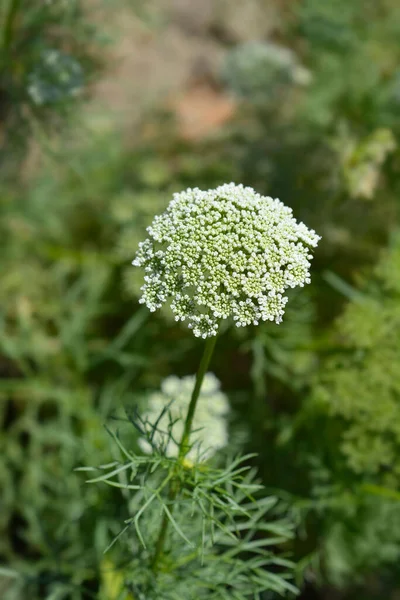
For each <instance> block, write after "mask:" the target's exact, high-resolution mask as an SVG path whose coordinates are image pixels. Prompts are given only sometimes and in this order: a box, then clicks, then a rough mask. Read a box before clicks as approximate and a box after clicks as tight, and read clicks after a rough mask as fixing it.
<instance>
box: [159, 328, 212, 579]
mask: <svg viewBox="0 0 400 600" xmlns="http://www.w3.org/2000/svg"><path fill="white" fill-rule="evenodd" d="M216 341H217V336H212V337H209V338H207V341H206V343H205V347H204V352H203V356H202V358H201V361H200V365H199V368H198V371H197V374H196V381H195V384H194V388H193V392H192V397H191V399H190V403H189V408H188V411H187V414H186V419H185V426H184V429H183V434H182V438H181V441H180V444H179V453H178V460H177V467H178V469H179V468H180V467H182V465H183V463H184V460H185V456H186V454H187V453H188V452H189V450H190V433H191V430H192V425H193V418H194V414H195V412H196V406H197V401H198V399H199V395H200V390H201V386H202V383H203V379H204V375H205V374H206V372H207V369H208V365H209V364H210V360H211V357H212V354H213V352H214V348H215V343H216ZM179 487H180V486H179V479H178V478H177V477H174V478H173V480H172V481H171V485H170V488H169V492H168V503H169V504H170V512H171V513H172V510H173V508H174V505H173V502H174V500H175V499H176V497H177V495H178V493H179ZM168 525H169V517H168V515H167V513H166V512H164V515H163V519H162V522H161V527H160V533H159V535H158V539H157V543H156V548H155V552H154V556H153V560H152V562H151V568H152V570H153V571H154V572H155V571H156V570H157V568H158V565H159V562H160V558H161V556H162V553H163V549H164V544H165V540H166V537H167V532H168Z"/></svg>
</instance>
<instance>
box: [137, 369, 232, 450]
mask: <svg viewBox="0 0 400 600" xmlns="http://www.w3.org/2000/svg"><path fill="white" fill-rule="evenodd" d="M194 383H195V376H194V375H189V376H187V377H183V378H182V379H179V377H176V376H175V375H171V376H170V377H167V378H166V379H165V380H164V381H163V383H162V385H161V390H160V391H159V392H155V393H153V394H151V395H150V397H149V400H148V405H147V410H146V411H145V413H144V414H143V415H142V418H143V420H144V421H147V422H148V423H150V424H151V425H150V431H151V427H154V435H153V442H154V443H155V444H156V445H159V446H165V451H166V454H167V456H178V453H179V443H180V441H181V437H182V434H183V429H184V422H185V418H186V413H187V408H188V405H189V402H190V397H191V394H192V390H193V387H194ZM228 412H229V404H228V399H227V397H226V396H225V394H224V393H223V392H221V390H220V383H219V381H218V379H217V378H216V377H215V375H214V374H213V373H206V374H205V376H204V379H203V385H202V387H201V391H200V395H199V402H198V404H197V407H196V412H195V416H194V420H193V425H192V432H191V435H190V446H191V448H190V450H189V452H188V453H187V455H186V457H185V458H186V460H189V461H190V462H197V461H199V460H201V461H203V460H206V459H208V458H210V456H212V455H213V454H214V453H215V452H216V451H217V450H218V449H219V448H223V447H224V446H226V445H227V443H228V429H227V422H226V416H227V414H228ZM160 415H161V417H160ZM139 444H140V447H141V449H142V450H143V452H146V453H148V454H150V453H151V452H152V448H151V445H150V444H149V442H148V441H147V440H146V439H145V438H140V439H139Z"/></svg>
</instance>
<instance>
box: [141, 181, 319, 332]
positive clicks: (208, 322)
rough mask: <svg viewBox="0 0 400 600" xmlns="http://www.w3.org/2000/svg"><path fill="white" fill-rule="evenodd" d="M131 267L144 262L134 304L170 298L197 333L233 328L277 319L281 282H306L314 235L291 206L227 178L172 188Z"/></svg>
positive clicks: (177, 316)
mask: <svg viewBox="0 0 400 600" xmlns="http://www.w3.org/2000/svg"><path fill="white" fill-rule="evenodd" d="M147 231H148V233H149V237H148V238H147V239H146V240H145V241H144V242H141V243H140V244H139V249H138V251H137V254H136V258H135V260H134V261H133V263H132V264H133V265H135V266H139V267H144V271H145V277H144V285H143V286H142V288H141V289H142V297H141V299H140V302H141V303H144V304H146V305H147V307H148V308H149V310H150V311H155V310H157V309H159V308H160V307H161V306H162V305H164V304H165V303H167V302H169V303H170V307H171V309H172V312H173V313H174V315H175V319H176V320H177V321H185V320H186V321H187V322H188V327H189V328H190V329H192V330H193V333H194V335H195V336H197V337H203V338H207V337H210V336H215V335H216V334H217V332H218V327H219V322H220V320H221V319H227V318H229V317H232V318H233V320H234V321H235V323H236V325H237V326H238V327H244V326H246V325H250V324H252V323H253V324H255V325H257V324H258V323H259V322H260V321H275V322H276V323H280V322H281V321H282V316H283V314H284V309H285V304H286V302H287V297H286V296H285V295H284V294H285V291H286V290H287V289H288V288H294V287H296V286H304V284H306V283H310V273H309V268H310V260H311V259H312V254H311V251H310V249H311V248H314V247H316V246H317V244H318V241H319V239H320V237H319V236H318V235H317V234H316V233H315V231H314V230H312V229H308V228H307V227H306V225H304V223H301V222H300V223H299V222H297V221H296V220H295V219H294V218H293V215H292V209H291V208H288V207H287V206H285V205H284V204H283V203H282V202H280V200H278V199H273V198H270V197H265V196H261V195H260V194H257V193H256V192H255V191H254V190H253V189H252V188H250V187H244V186H243V185H235V184H234V183H229V184H225V185H222V186H220V187H218V188H216V189H214V190H208V191H201V190H199V189H198V188H194V189H187V190H186V191H183V192H180V193H177V194H174V196H173V200H172V201H171V202H170V204H169V206H168V207H167V209H166V211H165V212H164V213H163V214H161V215H159V216H156V217H155V218H154V220H153V223H152V225H151V226H150V227H148V229H147Z"/></svg>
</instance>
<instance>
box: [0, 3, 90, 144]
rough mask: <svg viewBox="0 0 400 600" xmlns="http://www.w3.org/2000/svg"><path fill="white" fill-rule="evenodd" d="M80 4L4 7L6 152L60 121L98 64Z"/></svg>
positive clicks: (0, 17) (0, 66)
mask: <svg viewBox="0 0 400 600" xmlns="http://www.w3.org/2000/svg"><path fill="white" fill-rule="evenodd" d="M94 42H96V43H98V42H99V38H98V36H97V35H96V33H95V30H94V28H93V26H92V25H91V24H90V22H89V20H88V19H87V18H86V15H85V12H84V9H83V4H82V2H81V1H80V0H72V1H70V2H63V1H56V2H53V1H49V2H47V1H46V2H45V1H43V2H33V3H32V2H29V0H5V1H4V2H3V3H2V7H1V9H0V115H1V124H2V129H3V132H2V133H3V136H2V138H3V141H4V148H1V149H2V150H5V148H6V144H7V143H8V139H9V137H10V136H12V138H13V143H15V142H16V141H18V142H19V143H20V144H25V143H26V141H27V139H29V138H28V137H27V133H28V132H29V130H30V129H31V128H32V127H33V126H34V125H35V124H37V123H38V122H39V123H41V124H42V125H43V126H46V127H47V126H48V125H50V123H53V124H55V123H57V121H60V117H61V116H62V114H63V113H65V110H66V109H67V108H68V107H69V105H70V104H71V101H72V100H74V99H75V98H76V97H77V96H79V95H82V93H83V91H84V88H85V86H87V84H88V83H89V81H90V79H91V77H92V75H93V73H94V71H95V70H96V67H97V66H98V64H99V61H98V59H97V58H95V54H94V52H93V43H94Z"/></svg>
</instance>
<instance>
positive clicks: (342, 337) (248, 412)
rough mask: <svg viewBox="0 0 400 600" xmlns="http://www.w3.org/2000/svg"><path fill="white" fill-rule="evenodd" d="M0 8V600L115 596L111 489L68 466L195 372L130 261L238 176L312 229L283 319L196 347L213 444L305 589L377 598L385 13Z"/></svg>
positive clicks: (390, 26) (398, 590) (398, 22)
mask: <svg viewBox="0 0 400 600" xmlns="http://www.w3.org/2000/svg"><path fill="white" fill-rule="evenodd" d="M0 11H1V14H0V18H1V27H0V246H1V259H0V260H1V282H0V306H1V308H0V426H1V434H0V490H1V497H0V563H1V567H0V597H1V598H3V597H4V598H6V599H9V598H10V599H14V600H25V599H28V598H29V600H31V599H32V600H37V599H38V600H39V599H45V600H53V599H59V598H71V599H79V600H87V599H89V598H100V599H103V600H117V598H120V597H125V596H121V595H120V585H121V584H120V582H119V580H118V577H116V576H115V575H114V577H113V578H111V580H110V577H107V573H108V572H109V571H107V565H108V564H109V563H108V562H107V561H109V560H111V559H110V558H107V556H108V555H105V556H104V555H103V550H104V548H105V547H106V546H107V544H108V542H109V540H110V538H112V536H113V535H115V534H116V533H117V532H118V531H119V527H120V522H121V520H122V519H123V518H124V510H125V508H124V503H123V501H122V500H121V494H120V493H118V490H113V489H111V488H100V487H96V486H87V485H85V483H84V482H85V476H84V474H82V473H78V472H76V471H74V469H75V468H77V467H79V466H81V465H84V464H100V463H101V462H104V463H107V462H109V461H110V457H111V456H112V453H113V448H112V444H111V443H110V438H109V436H108V435H107V433H106V431H105V429H104V424H105V423H108V422H110V421H112V420H113V419H115V418H116V417H118V416H119V415H122V414H123V413H124V407H125V406H127V405H130V403H132V402H135V401H136V399H137V398H140V397H143V395H144V394H145V393H146V392H147V391H149V390H155V389H157V388H158V387H159V385H160V382H161V381H162V379H164V378H165V377H166V376H168V375H170V374H176V375H179V376H183V375H187V374H192V373H193V372H194V371H195V370H196V366H197V364H198V360H199V356H200V353H201V344H199V342H198V340H196V339H195V338H193V336H191V334H190V333H189V332H188V331H187V330H185V329H184V328H181V327H179V326H178V325H177V324H176V323H175V322H174V321H172V320H171V318H170V316H169V314H167V313H165V314H164V313H163V312H161V313H160V314H157V315H151V316H150V315H149V314H148V312H147V310H146V309H145V308H143V307H140V305H139V304H138V297H139V288H140V274H137V273H135V270H134V269H133V268H132V267H131V266H130V262H131V260H132V258H133V255H134V252H135V248H136V246H137V243H138V241H139V240H140V239H142V237H143V235H144V232H145V228H146V226H147V225H149V223H150V222H151V220H152V217H153V216H154V215H155V214H157V213H159V212H160V211H162V210H163V209H164V208H165V207H166V205H167V204H168V202H169V200H170V199H171V195H172V193H173V192H175V191H180V190H182V189H184V188H186V187H189V186H192V187H199V188H205V189H208V188H210V187H215V186H217V185H219V184H221V183H224V182H229V181H234V182H236V183H244V184H246V185H250V186H252V187H254V188H255V189H256V190H257V191H258V192H260V193H262V194H266V195H271V196H274V197H279V198H280V199H281V200H282V201H283V202H284V203H285V204H287V205H289V206H291V207H292V208H293V209H294V213H295V216H296V217H297V218H298V219H299V220H304V222H305V223H306V224H307V225H308V226H310V227H313V228H315V229H316V231H317V232H318V233H319V234H321V235H322V236H323V237H322V241H321V243H320V246H319V247H318V249H317V251H316V253H315V254H316V255H315V260H314V262H313V279H312V284H311V285H310V286H308V288H307V289H304V290H301V291H300V292H298V293H297V292H296V293H294V294H292V297H291V299H290V302H289V304H288V309H287V315H286V318H285V320H284V322H283V324H281V325H279V326H276V325H271V324H263V325H260V326H258V327H254V328H247V329H245V330H236V329H234V328H229V329H227V330H226V331H225V332H224V333H223V335H221V337H220V339H219V340H218V350H217V352H216V354H215V358H214V359H213V365H212V370H213V371H214V372H215V373H216V375H217V376H218V378H219V379H220V380H221V382H222V388H223V390H224V391H225V392H226V393H227V394H228V396H229V399H230V402H231V405H232V414H233V417H232V422H231V439H232V447H234V448H235V449H236V450H240V451H243V452H245V451H255V452H257V453H258V455H259V456H258V459H257V461H256V463H257V467H258V469H259V473H260V476H261V477H262V479H263V481H264V483H265V485H266V486H267V488H268V490H271V491H273V493H276V494H278V495H280V496H281V497H282V498H283V500H284V502H285V506H287V513H288V515H289V516H290V518H291V519H293V521H294V523H295V525H296V536H295V539H294V541H293V543H291V544H290V547H288V548H287V550H288V552H290V553H291V554H292V555H293V557H294V558H295V560H296V562H297V564H298V581H297V585H298V586H299V588H300V590H301V596H300V597H301V598H302V599H304V600H347V599H354V598H357V599H360V600H369V599H371V600H373V599H382V598H385V600H386V599H387V600H398V598H399V597H400V461H399V451H400V234H399V233H398V216H399V205H400V196H399V193H400V151H399V145H398V142H399V138H400V43H399V40H400V5H399V3H398V2H397V1H396V0H381V1H380V2H377V1H375V0H352V1H351V2H349V1H348V0H330V1H329V2H323V1H321V0H303V1H300V0H293V1H287V0H273V1H267V0H246V2H242V3H239V2H237V1H235V0H213V1H212V0H204V1H202V2H199V1H198V0H175V1H174V0H149V1H148V2H140V1H136V2H135V1H134V0H131V1H128V0H116V1H115V2H110V1H109V2H107V1H106V0H104V1H103V2H101V1H100V0H91V1H87V2H84V1H83V0H82V1H79V0H48V1H43V2H34V3H33V2H30V1H29V0H3V2H2V3H1V7H0ZM130 435H132V443H133V444H134V443H135V439H134V438H135V433H134V431H132V432H131V433H130ZM127 568H129V565H128V567H127ZM128 597H129V596H126V598H128ZM274 598H275V597H274V596H273V595H269V596H268V597H267V596H266V600H273V599H274Z"/></svg>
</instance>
